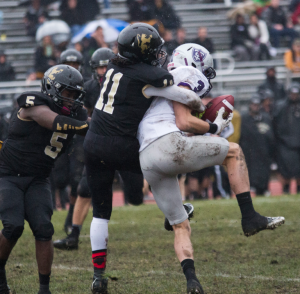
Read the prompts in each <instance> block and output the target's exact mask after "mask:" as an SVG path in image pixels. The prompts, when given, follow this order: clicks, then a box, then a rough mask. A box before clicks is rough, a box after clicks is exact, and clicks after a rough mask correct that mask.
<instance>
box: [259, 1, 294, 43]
mask: <svg viewBox="0 0 300 294" xmlns="http://www.w3.org/2000/svg"><path fill="white" fill-rule="evenodd" d="M279 3H280V0H271V5H270V6H269V7H268V8H267V9H266V10H265V11H263V13H262V15H263V18H264V20H265V21H266V23H267V25H268V29H269V32H270V36H271V42H272V44H273V46H274V47H275V48H278V47H279V45H280V44H279V41H280V37H284V36H288V37H289V38H290V45H291V44H292V42H293V40H294V39H295V38H296V37H297V35H298V34H297V32H296V31H295V30H294V29H293V25H292V23H291V22H289V21H288V19H287V16H286V14H285V11H284V10H283V9H282V7H280V6H279Z"/></svg>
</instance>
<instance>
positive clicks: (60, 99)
mask: <svg viewBox="0 0 300 294" xmlns="http://www.w3.org/2000/svg"><path fill="white" fill-rule="evenodd" d="M43 82H44V81H43ZM51 84H52V86H54V87H51ZM42 88H43V92H44V93H45V94H48V95H50V96H51V97H52V99H53V101H54V103H55V105H57V106H58V107H59V108H61V113H62V114H63V115H75V114H76V113H77V112H78V110H79V109H80V108H82V106H83V99H84V96H85V91H83V88H82V87H81V86H78V85H77V86H76V87H74V86H70V85H69V86H68V85H66V84H62V83H58V82H55V81H54V82H52V81H51V79H49V78H48V79H47V83H46V85H45V84H44V83H43V85H42ZM53 89H55V91H53ZM64 90H69V91H75V93H76V95H75V96H74V97H73V98H70V97H64V96H63V91H64ZM64 104H70V106H66V105H64Z"/></svg>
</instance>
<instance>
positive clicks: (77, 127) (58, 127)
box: [52, 115, 89, 136]
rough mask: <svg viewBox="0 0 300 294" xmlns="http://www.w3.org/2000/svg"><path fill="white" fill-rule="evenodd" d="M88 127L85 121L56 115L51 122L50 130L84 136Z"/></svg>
mask: <svg viewBox="0 0 300 294" xmlns="http://www.w3.org/2000/svg"><path fill="white" fill-rule="evenodd" d="M88 129H89V125H88V123H87V122H86V121H80V120H76V119H73V118H70V117H67V116H64V115H58V116H57V117H56V118H55V119H54V122H53V125H52V131H53V132H60V133H63V134H70V135H75V134H78V135H81V136H84V135H85V134H86V132H87V130H88Z"/></svg>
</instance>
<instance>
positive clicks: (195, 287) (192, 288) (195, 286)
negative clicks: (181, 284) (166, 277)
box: [187, 279, 204, 294]
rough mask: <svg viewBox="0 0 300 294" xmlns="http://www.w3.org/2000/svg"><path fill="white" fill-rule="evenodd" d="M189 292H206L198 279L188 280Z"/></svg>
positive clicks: (198, 293)
mask: <svg viewBox="0 0 300 294" xmlns="http://www.w3.org/2000/svg"><path fill="white" fill-rule="evenodd" d="M187 294H204V291H203V289H202V286H201V284H200V283H199V282H198V281H197V280H193V279H191V280H188V281H187Z"/></svg>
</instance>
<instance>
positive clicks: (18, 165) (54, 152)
mask: <svg viewBox="0 0 300 294" xmlns="http://www.w3.org/2000/svg"><path fill="white" fill-rule="evenodd" d="M17 101H18V104H19V107H20V109H19V111H16V112H15V114H14V115H13V117H12V118H11V122H10V126H9V132H8V138H7V139H6V140H5V141H4V143H3V147H2V149H1V152H0V173H1V174H3V173H4V174H5V173H8V174H9V173H10V172H12V173H13V174H15V173H16V174H21V175H28V176H35V175H40V176H48V175H49V174H50V172H51V169H52V167H53V165H54V161H55V159H56V158H58V157H59V156H60V154H62V153H63V152H64V151H65V150H66V147H67V145H68V144H69V143H70V142H71V140H72V138H73V135H69V134H63V133H59V132H53V131H51V130H48V129H46V128H44V127H42V126H40V125H39V124H38V123H37V122H35V121H33V120H26V119H23V118H21V117H20V115H19V114H20V111H22V109H23V108H26V107H34V106H39V105H46V106H48V107H49V108H50V109H51V110H52V111H54V112H56V113H58V114H61V113H60V110H61V109H60V107H58V106H57V105H56V104H55V103H54V101H53V100H52V99H51V98H50V97H49V96H47V95H45V94H43V93H41V92H24V93H23V94H21V96H19V98H18V100H17ZM73 118H74V119H78V120H81V121H85V120H86V119H87V114H86V110H85V109H80V110H79V112H78V114H77V115H76V116H73Z"/></svg>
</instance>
